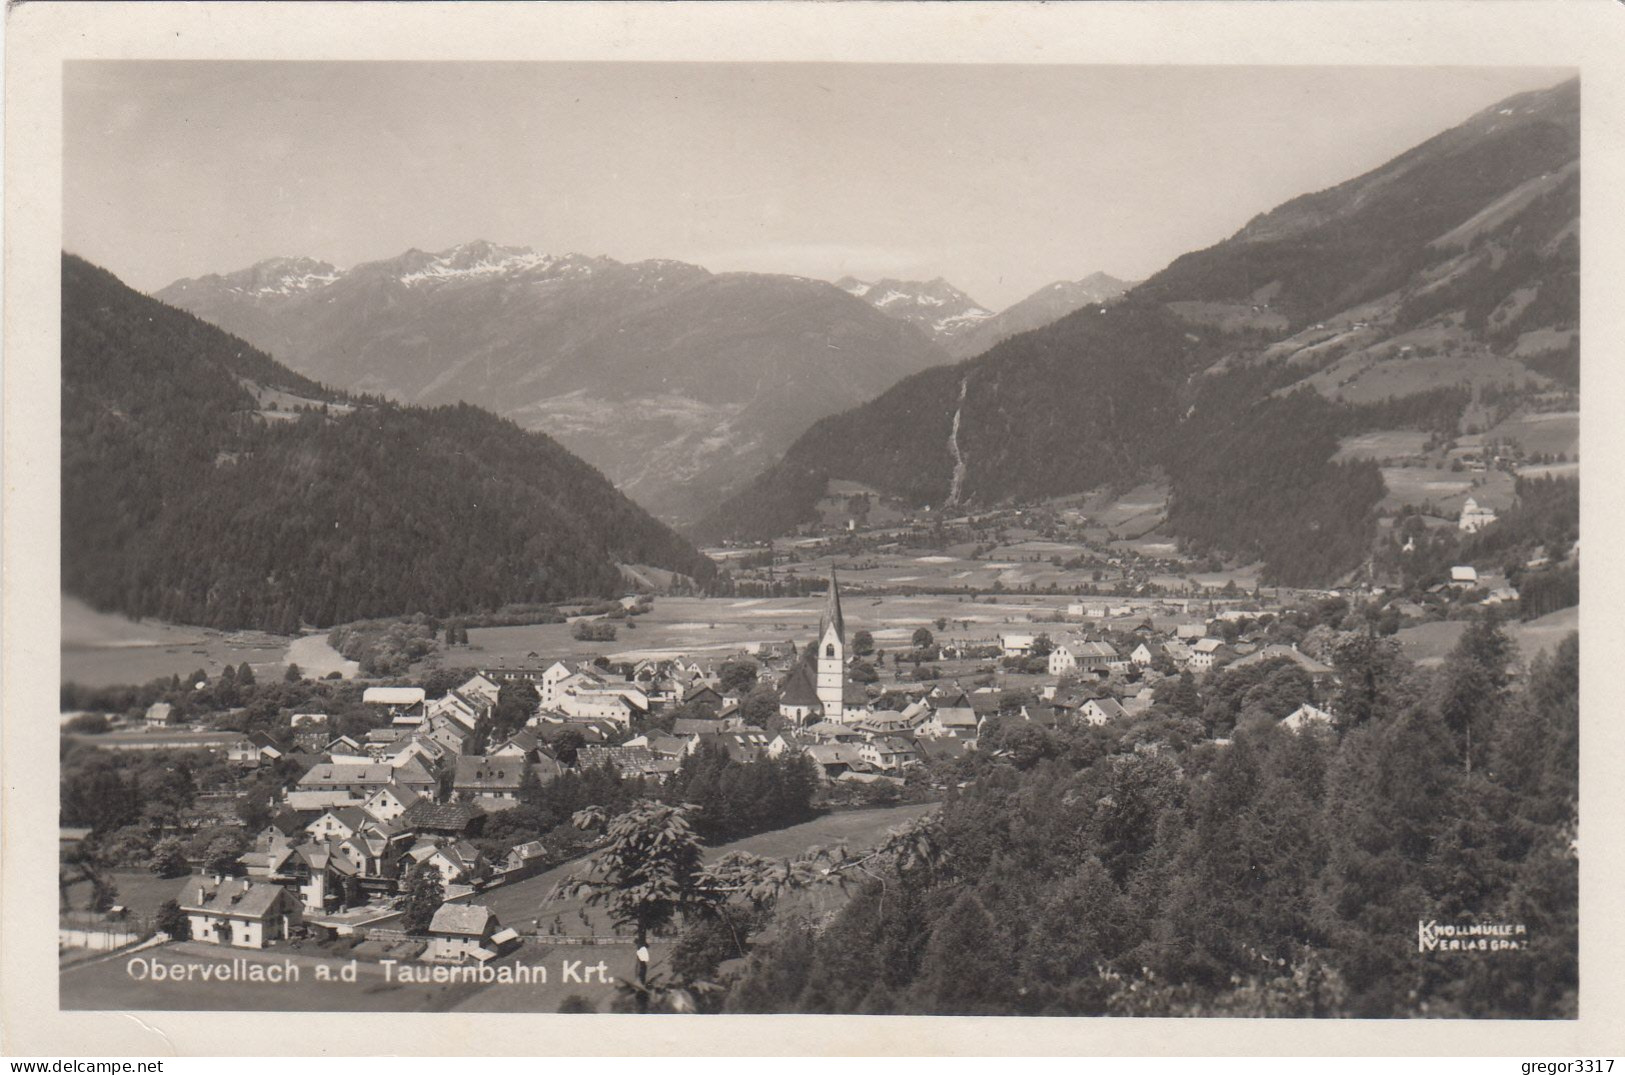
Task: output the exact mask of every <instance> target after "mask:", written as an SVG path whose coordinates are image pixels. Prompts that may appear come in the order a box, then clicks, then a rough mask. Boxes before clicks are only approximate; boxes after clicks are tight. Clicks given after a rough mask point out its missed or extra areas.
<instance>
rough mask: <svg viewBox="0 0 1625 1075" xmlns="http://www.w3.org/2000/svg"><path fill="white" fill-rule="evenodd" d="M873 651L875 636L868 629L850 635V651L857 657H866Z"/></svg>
mask: <svg viewBox="0 0 1625 1075" xmlns="http://www.w3.org/2000/svg"><path fill="white" fill-rule="evenodd" d="M874 651H875V636H874V635H872V634H870V633H869V632H868V631H859V632H858V633H857V634H855V635H853V636H852V652H853V653H854V654H856V655H857V656H859V657H867V656H869V655H870V654H871V653H873V652H874Z"/></svg>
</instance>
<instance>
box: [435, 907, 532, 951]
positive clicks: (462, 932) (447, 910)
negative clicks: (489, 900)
mask: <svg viewBox="0 0 1625 1075" xmlns="http://www.w3.org/2000/svg"><path fill="white" fill-rule="evenodd" d="M501 930H502V923H501V922H498V921H497V916H496V912H495V911H493V910H491V908H489V907H484V906H481V905H480V904H477V903H442V904H441V905H440V909H439V910H437V911H436V912H435V913H434V917H433V918H432V919H430V920H429V947H428V949H427V950H426V951H425V952H424V953H423V958H424V959H425V960H426V961H428V962H431V963H461V962H463V961H464V960H467V959H480V960H482V961H483V960H485V959H490V958H491V957H492V956H494V955H496V954H497V945H496V944H495V943H494V938H495V937H496V935H497V934H498V933H499V932H500V931H501ZM509 932H512V931H511V930H510V931H509Z"/></svg>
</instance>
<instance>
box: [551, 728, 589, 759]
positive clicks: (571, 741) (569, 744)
mask: <svg viewBox="0 0 1625 1075" xmlns="http://www.w3.org/2000/svg"><path fill="white" fill-rule="evenodd" d="M586 745H587V737H586V736H584V735H582V734H581V730H580V729H579V728H566V729H564V730H563V731H562V732H560V733H559V734H558V735H555V736H554V737H553V742H552V744H551V746H552V747H553V753H554V754H555V755H557V757H558V759H559V761H561V762H563V763H564V764H566V765H574V764H575V763H576V752H577V751H579V750H580V749H581V748H582V747H584V746H586Z"/></svg>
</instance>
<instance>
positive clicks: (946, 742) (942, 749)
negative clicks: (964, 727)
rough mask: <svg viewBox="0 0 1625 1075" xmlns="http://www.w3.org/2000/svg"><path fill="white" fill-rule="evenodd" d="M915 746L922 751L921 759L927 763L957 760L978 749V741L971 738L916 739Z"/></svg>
mask: <svg viewBox="0 0 1625 1075" xmlns="http://www.w3.org/2000/svg"><path fill="white" fill-rule="evenodd" d="M914 748H915V749H916V750H918V751H919V752H920V760H921V761H922V762H925V763H927V764H930V763H931V762H939V761H957V760H958V759H960V758H963V757H964V756H965V755H966V754H968V753H969V752H970V751H972V750H974V749H976V743H975V742H974V741H973V740H969V739H956V738H953V737H948V738H945V739H916V740H915V741H914Z"/></svg>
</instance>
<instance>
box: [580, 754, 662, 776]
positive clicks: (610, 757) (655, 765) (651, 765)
mask: <svg viewBox="0 0 1625 1075" xmlns="http://www.w3.org/2000/svg"><path fill="white" fill-rule="evenodd" d="M605 765H608V766H610V767H612V768H613V769H614V770H615V771H616V772H618V773H620V774H621V776H622V778H624V779H627V780H631V779H633V778H635V777H652V778H654V779H657V780H664V779H665V778H666V777H668V776H670V775H671V774H672V773H674V772H676V771H677V765H678V762H677V759H675V758H657V757H655V755H654V752H653V751H651V750H649V749H648V748H647V747H626V746H620V747H603V746H587V747H582V748H581V749H580V750H578V751H576V768H577V769H578V770H581V771H582V772H585V771H587V770H588V769H601V768H603V767H604V766H605Z"/></svg>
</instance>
